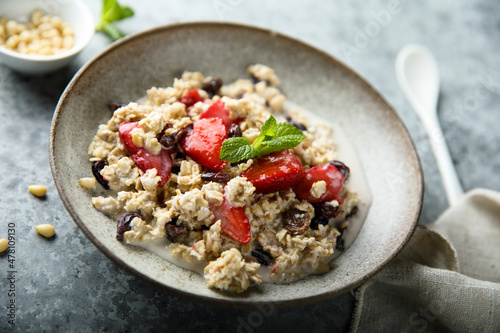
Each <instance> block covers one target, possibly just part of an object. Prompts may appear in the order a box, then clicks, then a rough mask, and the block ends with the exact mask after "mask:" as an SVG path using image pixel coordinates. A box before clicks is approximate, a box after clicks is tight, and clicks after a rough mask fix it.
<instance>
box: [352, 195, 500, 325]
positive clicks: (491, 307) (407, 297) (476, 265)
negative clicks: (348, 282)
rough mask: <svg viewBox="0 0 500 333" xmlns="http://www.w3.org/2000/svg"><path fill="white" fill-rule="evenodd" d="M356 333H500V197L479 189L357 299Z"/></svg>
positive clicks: (418, 236) (425, 229)
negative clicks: (449, 332)
mask: <svg viewBox="0 0 500 333" xmlns="http://www.w3.org/2000/svg"><path fill="white" fill-rule="evenodd" d="M356 299H357V303H356V307H355V310H354V314H353V319H352V322H351V332H448V331H451V332H500V193H497V192H494V191H491V190H486V189H476V190H473V191H470V192H468V193H467V194H466V195H464V197H463V198H462V199H461V200H460V202H459V203H458V204H457V205H455V206H453V207H451V208H449V209H448V210H446V211H445V212H444V213H443V214H442V215H441V216H440V217H439V218H438V220H437V221H436V222H434V223H432V224H430V225H427V226H419V227H417V230H416V232H415V234H414V236H413V237H412V239H411V241H410V243H409V244H408V245H407V247H406V248H405V249H404V250H403V252H402V253H401V254H400V255H399V256H398V257H397V258H396V259H395V260H394V261H392V262H391V263H390V264H389V265H388V266H387V267H386V268H385V269H384V270H382V271H381V272H380V273H379V274H377V275H376V276H375V277H374V278H373V279H371V280H370V281H368V282H367V283H366V284H364V285H362V286H361V287H360V288H359V289H358V291H357V293H356Z"/></svg>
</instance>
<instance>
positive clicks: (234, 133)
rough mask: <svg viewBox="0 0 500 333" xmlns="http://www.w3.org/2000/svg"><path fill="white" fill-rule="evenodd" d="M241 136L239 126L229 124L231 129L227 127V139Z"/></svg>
mask: <svg viewBox="0 0 500 333" xmlns="http://www.w3.org/2000/svg"><path fill="white" fill-rule="evenodd" d="M242 135H243V134H242V133H241V128H240V125H238V124H231V127H229V133H228V137H230V138H239V137H241V136H242Z"/></svg>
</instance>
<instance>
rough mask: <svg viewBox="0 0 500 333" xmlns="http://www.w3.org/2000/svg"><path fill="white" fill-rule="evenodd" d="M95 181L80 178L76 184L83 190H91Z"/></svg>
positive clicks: (92, 178) (90, 178)
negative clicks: (83, 188)
mask: <svg viewBox="0 0 500 333" xmlns="http://www.w3.org/2000/svg"><path fill="white" fill-rule="evenodd" d="M96 182H97V180H96V179H95V178H94V177H88V178H80V179H79V180H78V184H80V185H81V186H83V187H85V188H92V187H94V185H95V183H96Z"/></svg>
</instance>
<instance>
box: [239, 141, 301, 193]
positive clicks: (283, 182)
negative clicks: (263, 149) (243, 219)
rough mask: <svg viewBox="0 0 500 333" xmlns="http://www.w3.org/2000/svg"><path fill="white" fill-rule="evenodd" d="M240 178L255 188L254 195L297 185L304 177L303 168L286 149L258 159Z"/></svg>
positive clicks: (298, 160)
mask: <svg viewBox="0 0 500 333" xmlns="http://www.w3.org/2000/svg"><path fill="white" fill-rule="evenodd" d="M241 176H242V177H246V178H247V180H248V181H249V182H251V183H252V184H253V186H255V189H256V193H271V192H277V191H282V190H286V189H289V188H291V187H293V186H294V185H295V184H297V183H298V182H299V181H300V180H301V179H302V178H303V177H304V167H303V166H302V163H301V162H300V159H299V158H298V157H297V156H296V155H295V154H294V153H293V151H292V150H290V149H288V150H282V151H278V152H275V153H271V154H269V155H266V156H264V157H261V158H259V159H258V160H257V161H255V162H254V163H253V164H252V165H251V166H250V168H248V169H247V170H245V172H243V173H242V174H241Z"/></svg>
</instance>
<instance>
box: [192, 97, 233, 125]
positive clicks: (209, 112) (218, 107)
mask: <svg viewBox="0 0 500 333" xmlns="http://www.w3.org/2000/svg"><path fill="white" fill-rule="evenodd" d="M217 117H218V118H220V119H222V121H223V122H224V125H225V126H226V130H228V131H229V129H230V128H231V125H232V124H233V121H232V120H231V117H230V116H229V111H228V110H227V109H226V106H225V105H224V102H223V101H220V100H219V101H217V102H215V103H214V104H212V105H210V107H209V108H208V109H206V110H205V111H204V112H203V113H202V114H201V115H200V118H199V119H204V118H217Z"/></svg>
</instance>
